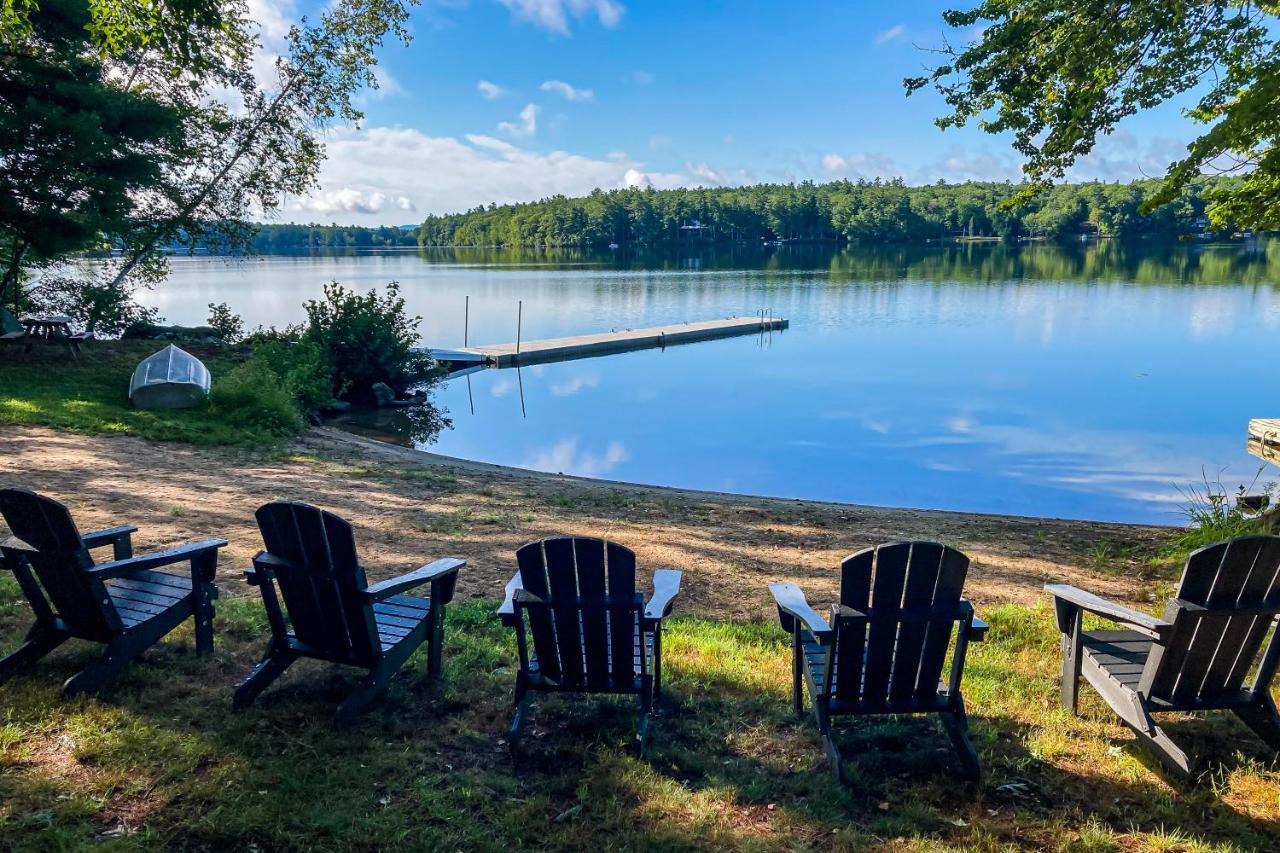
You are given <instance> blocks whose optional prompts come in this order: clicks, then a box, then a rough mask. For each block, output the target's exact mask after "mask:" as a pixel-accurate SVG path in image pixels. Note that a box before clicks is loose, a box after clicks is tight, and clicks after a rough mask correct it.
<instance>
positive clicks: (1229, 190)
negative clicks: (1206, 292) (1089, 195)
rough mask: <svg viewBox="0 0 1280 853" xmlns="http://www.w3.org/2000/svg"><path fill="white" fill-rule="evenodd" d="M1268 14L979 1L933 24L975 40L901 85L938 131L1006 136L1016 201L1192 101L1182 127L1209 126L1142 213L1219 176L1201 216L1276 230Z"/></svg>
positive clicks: (1274, 58) (1152, 3) (1251, 5)
mask: <svg viewBox="0 0 1280 853" xmlns="http://www.w3.org/2000/svg"><path fill="white" fill-rule="evenodd" d="M1278 12H1280V2H1276V0H1260V1H1259V2H1239V0H1207V2H1170V0H1132V2H1116V0H983V2H981V3H979V4H978V5H977V6H975V7H974V8H972V9H969V10H963V11H962V10H953V11H948V12H946V13H945V14H944V16H943V18H944V20H945V21H946V23H947V24H948V25H950V26H951V27H953V28H956V29H958V30H961V31H963V32H965V33H969V34H973V33H976V35H974V36H972V37H971V38H972V40H971V41H968V42H967V43H966V44H964V45H963V46H959V47H957V46H952V45H947V46H945V47H944V48H943V50H942V55H943V56H944V58H945V61H944V62H943V63H942V64H941V65H939V66H938V67H936V68H934V69H932V70H931V71H930V72H929V73H928V74H927V75H926V76H920V77H913V78H908V79H907V80H906V81H905V85H906V88H907V91H908V92H909V93H910V92H915V91H917V90H919V89H922V88H925V87H927V86H929V85H930V84H932V85H934V86H935V87H936V88H937V90H938V91H939V92H940V93H941V94H942V96H943V97H944V98H945V100H946V102H947V105H948V107H949V108H950V109H951V112H950V114H949V115H945V116H943V117H941V118H939V119H938V121H937V124H938V125H939V126H940V127H942V128H944V129H945V128H948V127H959V126H961V125H964V124H967V123H968V122H970V121H976V122H977V123H978V126H979V127H981V128H982V129H984V130H987V131H990V132H992V133H1005V132H1007V133H1011V134H1012V135H1013V140H1014V141H1013V145H1014V148H1015V149H1016V150H1017V151H1018V152H1019V153H1020V154H1022V155H1023V157H1024V158H1025V165H1024V169H1025V172H1026V174H1027V177H1028V179H1029V181H1030V183H1029V185H1028V186H1027V188H1026V190H1025V191H1024V193H1023V194H1022V195H1021V196H1020V198H1022V199H1025V198H1027V197H1028V196H1029V195H1030V194H1033V193H1035V192H1038V191H1041V190H1043V189H1044V188H1045V187H1046V186H1047V185H1048V184H1050V183H1052V182H1053V181H1055V180H1059V179H1061V178H1062V177H1063V176H1064V174H1065V173H1066V170H1067V169H1068V168H1069V167H1070V166H1071V165H1072V164H1073V163H1075V162H1076V161H1077V160H1078V159H1079V158H1080V157H1083V156H1086V155H1088V154H1089V153H1090V152H1092V151H1093V149H1094V146H1095V145H1096V144H1097V141H1098V139H1099V137H1100V136H1104V135H1106V134H1109V133H1111V132H1112V131H1113V130H1114V129H1115V127H1116V125H1117V124H1118V123H1119V122H1120V121H1121V120H1122V119H1124V118H1125V117H1127V116H1130V115H1133V114H1134V113H1136V112H1138V111H1140V110H1144V109H1149V108H1151V107H1154V106H1156V105H1158V104H1161V103H1164V102H1166V101H1169V100H1170V99H1172V98H1174V97H1176V96H1179V95H1183V94H1186V93H1189V92H1193V93H1195V94H1196V95H1198V96H1199V100H1198V102H1197V103H1196V105H1195V106H1194V107H1192V108H1191V109H1189V110H1188V115H1189V116H1190V117H1191V118H1193V119H1194V120H1195V121H1197V122H1200V123H1202V124H1206V125H1209V127H1208V129H1207V130H1206V131H1205V132H1204V133H1202V134H1201V135H1200V136H1199V137H1198V138H1196V139H1195V140H1194V141H1193V142H1192V143H1191V144H1190V145H1189V146H1188V151H1187V156H1186V157H1185V158H1183V159H1182V160H1179V161H1177V162H1175V163H1173V164H1171V165H1170V166H1169V170H1168V173H1167V174H1166V176H1165V180H1164V184H1163V186H1162V187H1161V188H1160V190H1159V191H1158V192H1155V193H1153V194H1152V196H1151V197H1150V198H1149V199H1148V200H1147V202H1146V206H1145V210H1147V211H1150V210H1151V209H1153V208H1155V207H1157V206H1159V205H1161V204H1164V203H1166V202H1168V201H1170V200H1172V199H1174V198H1177V197H1178V195H1179V194H1180V193H1181V192H1182V191H1183V189H1184V188H1186V187H1187V186H1188V185H1189V184H1190V183H1191V182H1192V181H1194V180H1196V179H1197V178H1198V177H1199V176H1200V175H1201V174H1202V173H1203V172H1206V171H1209V172H1214V171H1230V172H1236V173H1238V174H1240V175H1241V177H1242V180H1241V181H1239V182H1235V183H1231V184H1224V185H1221V186H1220V187H1218V191H1217V192H1216V193H1214V195H1213V196H1212V198H1211V199H1210V202H1211V203H1210V205H1209V215H1210V217H1211V218H1212V219H1213V220H1214V221H1215V222H1217V223H1219V224H1222V223H1226V222H1228V221H1231V222H1235V223H1237V224H1239V225H1241V226H1245V227H1253V228H1276V227H1280V153H1278V152H1277V151H1276V147H1275V140H1276V136H1277V131H1278V130H1280V47H1278V46H1277V42H1276V39H1275V37H1274V34H1275V32H1276V26H1277V24H1280V21H1277V19H1276V16H1277V13H1278Z"/></svg>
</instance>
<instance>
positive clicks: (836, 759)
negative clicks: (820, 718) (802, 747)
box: [822, 730, 849, 785]
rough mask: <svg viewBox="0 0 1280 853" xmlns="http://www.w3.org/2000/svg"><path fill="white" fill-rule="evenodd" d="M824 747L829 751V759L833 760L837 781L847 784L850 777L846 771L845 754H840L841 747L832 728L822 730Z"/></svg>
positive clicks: (833, 770)
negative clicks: (833, 734)
mask: <svg viewBox="0 0 1280 853" xmlns="http://www.w3.org/2000/svg"><path fill="white" fill-rule="evenodd" d="M822 748H823V749H824V750H825V751H826V753H827V761H829V762H831V772H832V773H834V774H835V777H836V781H837V782H839V783H840V784H842V785H844V784H847V783H848V780H849V777H848V775H847V774H846V773H845V768H844V756H843V755H841V754H840V747H839V746H837V745H836V739H835V738H834V737H833V736H832V734H831V731H830V730H827V731H825V732H822Z"/></svg>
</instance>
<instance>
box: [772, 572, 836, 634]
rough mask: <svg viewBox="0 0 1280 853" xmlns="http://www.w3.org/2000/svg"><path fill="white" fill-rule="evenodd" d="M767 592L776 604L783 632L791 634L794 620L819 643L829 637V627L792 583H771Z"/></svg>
mask: <svg viewBox="0 0 1280 853" xmlns="http://www.w3.org/2000/svg"><path fill="white" fill-rule="evenodd" d="M769 592H771V593H773V600H774V601H775V602H777V604H778V621H779V622H780V623H782V629H783V630H784V631H786V632H788V633H793V632H794V631H795V627H796V620H799V621H800V622H802V623H804V625H805V627H807V628H808V629H809V632H810V633H812V634H813V636H814V638H815V639H818V640H820V641H821V640H823V639H824V638H826V637H828V636H830V635H831V626H830V625H828V624H827V620H825V619H823V618H822V617H821V616H819V615H818V611H816V610H814V609H813V608H812V607H810V606H809V602H808V601H806V600H805V597H804V592H802V591H801V589H800V587H798V586H796V585H795V584H793V583H771V584H769Z"/></svg>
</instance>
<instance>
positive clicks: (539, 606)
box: [498, 536, 681, 755]
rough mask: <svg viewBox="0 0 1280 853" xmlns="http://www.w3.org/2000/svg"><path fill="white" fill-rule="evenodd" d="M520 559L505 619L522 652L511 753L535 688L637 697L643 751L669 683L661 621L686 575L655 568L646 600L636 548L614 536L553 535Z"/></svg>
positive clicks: (503, 611) (529, 547) (500, 611)
mask: <svg viewBox="0 0 1280 853" xmlns="http://www.w3.org/2000/svg"><path fill="white" fill-rule="evenodd" d="M516 564H517V565H518V566H519V571H518V572H516V574H515V576H514V577H512V579H511V581H510V583H508V584H507V597H506V600H505V601H504V602H503V603H502V606H501V607H500V608H499V609H498V615H499V617H500V618H501V619H502V622H503V624H504V625H507V626H509V627H511V628H514V629H515V631H516V647H517V649H518V650H519V654H520V671H519V672H518V673H517V674H516V692H515V706H516V712H515V717H514V719H513V720H512V723H511V736H510V739H509V744H510V748H511V751H512V753H513V755H515V754H517V750H518V748H519V744H520V738H521V735H522V733H523V731H524V724H525V719H526V717H527V714H528V700H529V696H530V693H533V692H541V693H623V694H633V695H635V696H637V697H638V698H639V700H640V717H639V721H638V723H637V726H636V734H637V741H638V743H639V747H640V751H641V752H643V751H644V748H645V736H646V734H647V732H648V724H649V716H650V713H651V712H652V710H653V700H654V697H655V696H657V695H659V694H660V693H661V691H662V620H663V618H665V617H666V616H667V615H668V614H670V613H671V608H672V605H673V603H674V601H675V598H676V596H677V595H678V594H679V593H680V577H681V573H680V572H679V571H677V570H675V569H658V570H657V571H655V572H654V573H653V597H652V598H650V599H649V602H648V604H646V603H645V601H644V598H643V596H642V595H641V594H640V593H638V592H636V555H635V553H634V552H633V551H631V549H629V548H626V547H624V546H622V545H618V544H617V543H615V542H606V541H605V540H603V539H592V538H588V537H577V536H553V537H550V538H548V539H543V540H540V541H537V542H530V543H529V544H527V545H524V546H523V547H521V548H520V550H518V551H517V552H516ZM530 637H532V640H533V648H532V649H530V648H529V638H530Z"/></svg>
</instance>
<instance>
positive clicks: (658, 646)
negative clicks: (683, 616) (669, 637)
mask: <svg viewBox="0 0 1280 853" xmlns="http://www.w3.org/2000/svg"><path fill="white" fill-rule="evenodd" d="M661 695H662V623H661V622H659V623H658V624H657V625H655V626H654V629H653V698H654V699H657V698H658V697H659V696H661Z"/></svg>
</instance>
